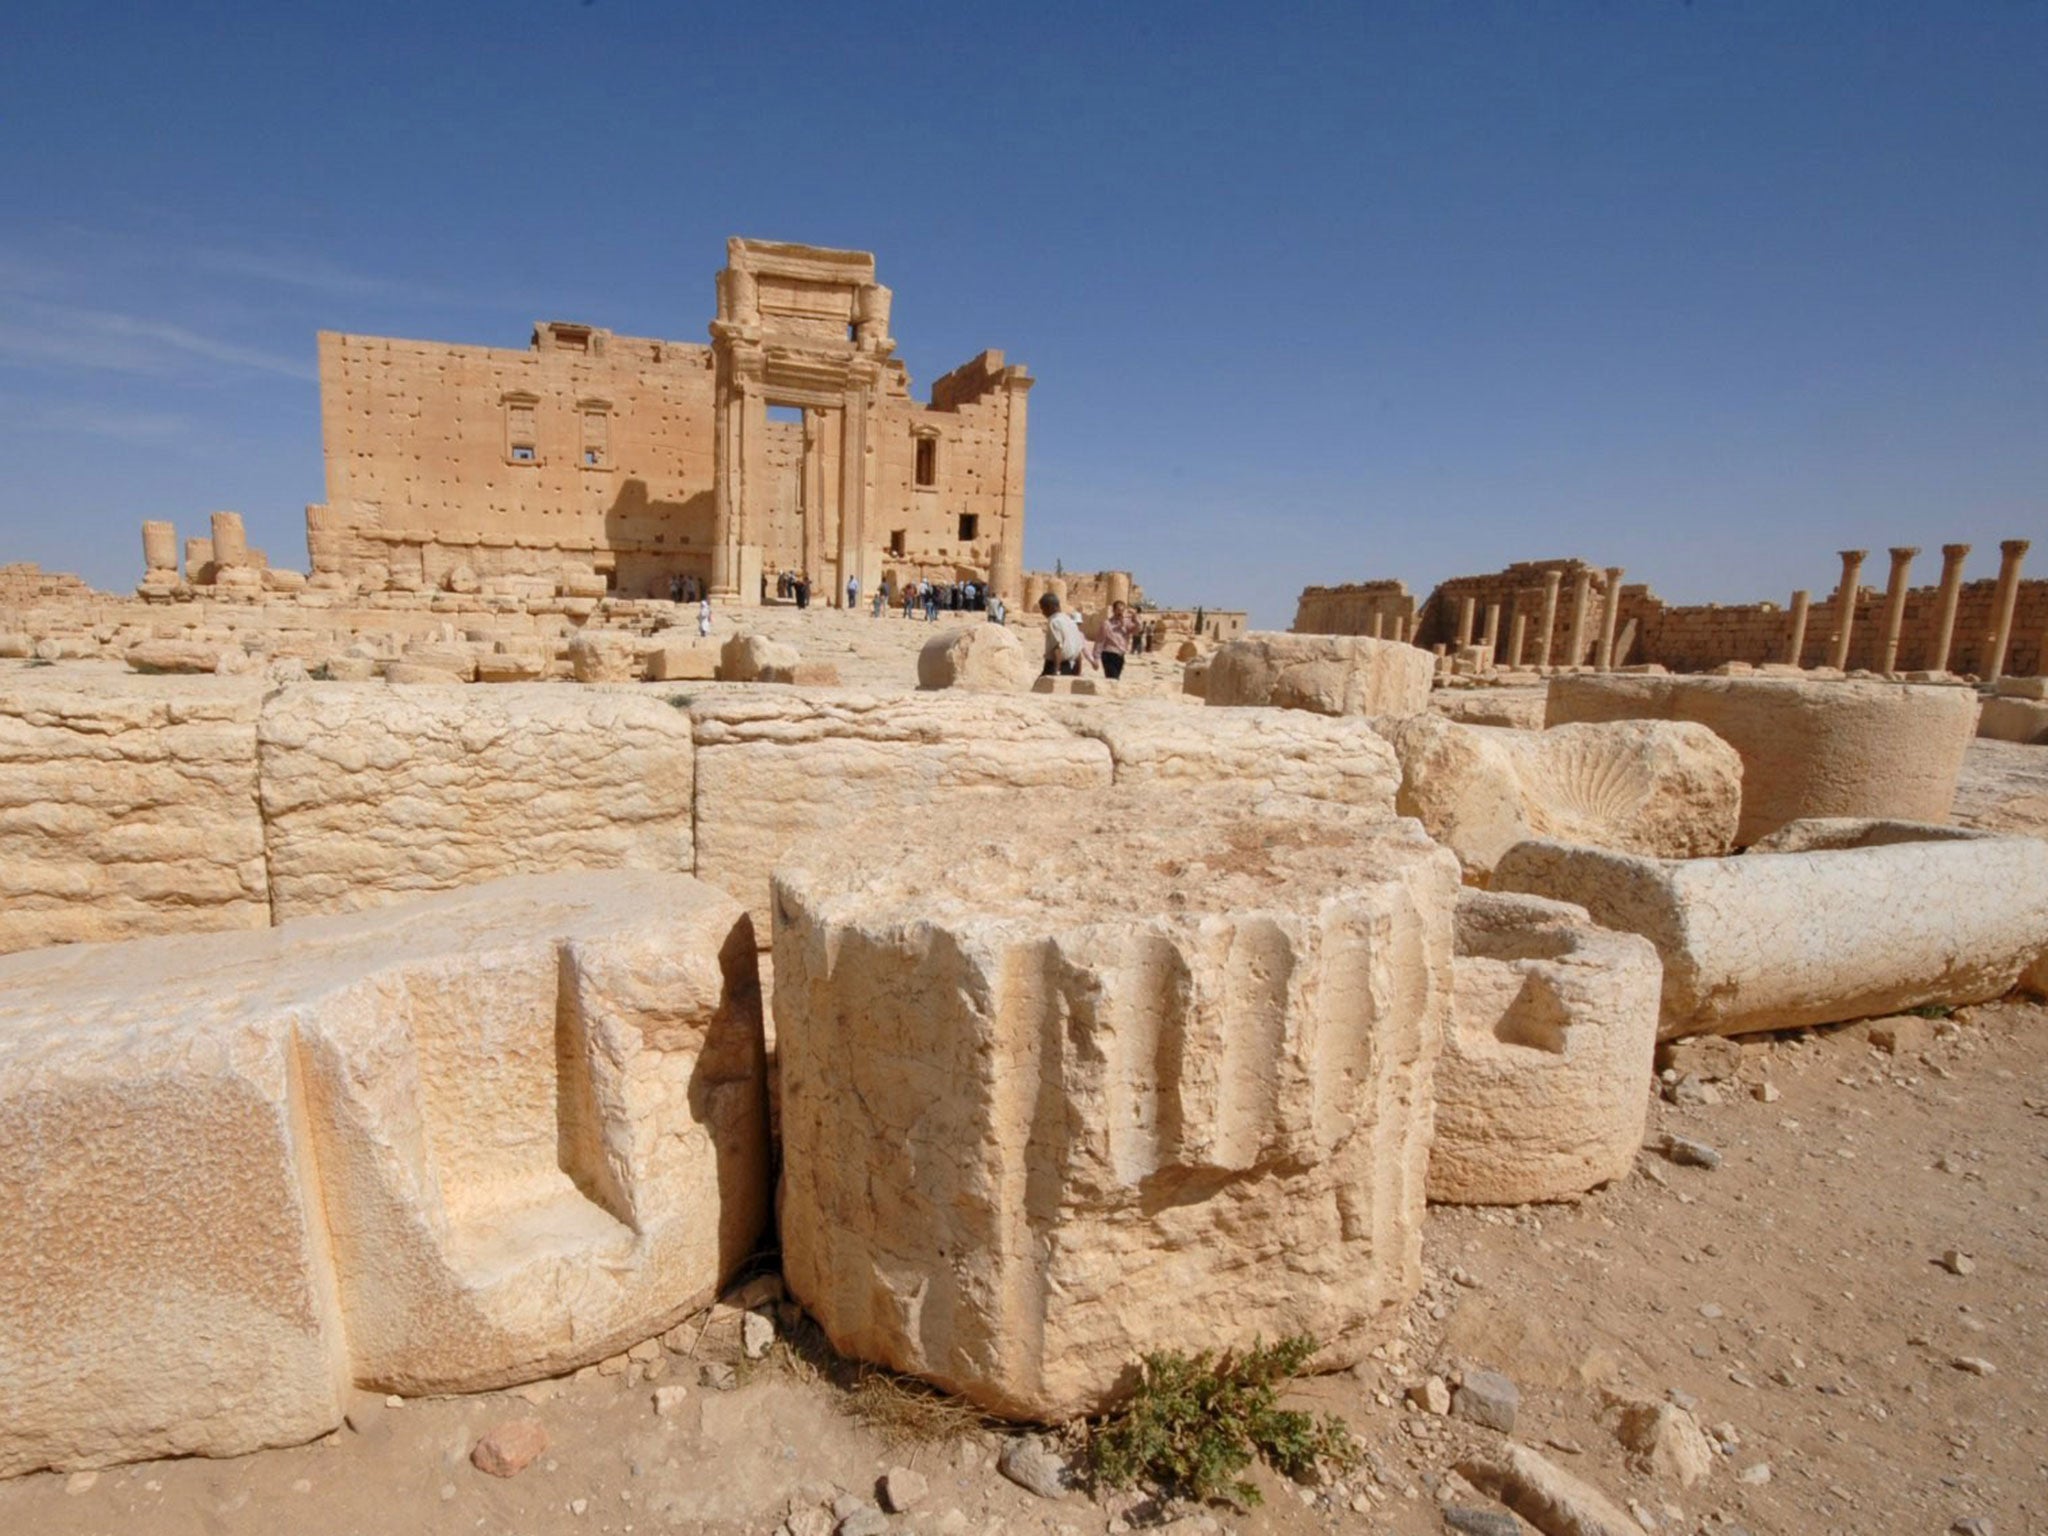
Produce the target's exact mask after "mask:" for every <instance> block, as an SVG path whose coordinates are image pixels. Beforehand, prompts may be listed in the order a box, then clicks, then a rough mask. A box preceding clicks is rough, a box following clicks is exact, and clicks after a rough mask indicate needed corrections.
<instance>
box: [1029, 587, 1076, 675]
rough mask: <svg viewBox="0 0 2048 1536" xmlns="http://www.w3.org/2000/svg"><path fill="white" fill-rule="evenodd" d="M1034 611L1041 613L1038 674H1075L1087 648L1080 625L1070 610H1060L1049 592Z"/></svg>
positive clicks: (1055, 599)
mask: <svg viewBox="0 0 2048 1536" xmlns="http://www.w3.org/2000/svg"><path fill="white" fill-rule="evenodd" d="M1038 611H1039V612H1040V613H1042V614H1044V615H1045V665H1044V666H1043V667H1041V668H1040V669H1039V673H1038V675H1039V676H1040V677H1051V676H1053V675H1054V674H1055V673H1057V674H1058V675H1059V676H1061V677H1079V676H1080V675H1081V658H1082V657H1083V656H1084V655H1086V654H1087V652H1088V637H1087V636H1086V635H1083V634H1082V633H1081V626H1080V625H1079V624H1076V623H1075V622H1074V616H1073V615H1072V614H1071V613H1065V612H1062V611H1061V609H1060V600H1059V598H1058V597H1056V596H1055V595H1053V594H1052V593H1050V592H1048V593H1046V594H1045V596H1043V597H1041V598H1040V599H1039V600H1038Z"/></svg>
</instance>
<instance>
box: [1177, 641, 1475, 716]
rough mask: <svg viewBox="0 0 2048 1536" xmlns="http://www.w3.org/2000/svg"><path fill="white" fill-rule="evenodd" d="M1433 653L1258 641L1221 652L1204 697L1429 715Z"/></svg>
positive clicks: (1328, 710)
mask: <svg viewBox="0 0 2048 1536" xmlns="http://www.w3.org/2000/svg"><path fill="white" fill-rule="evenodd" d="M1434 672H1435V659H1434V658H1433V657H1432V656H1431V655H1430V654H1429V652H1427V651H1425V650H1422V649H1420V648H1418V647H1416V646H1412V645H1400V644H1396V643H1395V642H1394V641H1391V640H1369V639H1366V638H1365V637H1363V636H1360V635H1287V634H1276V633H1270V632H1269V633H1254V634H1248V635H1245V636H1244V637H1243V638H1242V639H1238V640H1232V641H1230V642H1229V643H1228V644H1227V645H1224V646H1221V647H1219V648H1218V650H1217V652H1216V654H1215V655H1214V656H1213V657H1211V658H1210V660H1209V673H1208V681H1207V686H1206V691H1205V693H1204V697H1205V698H1206V699H1207V701H1208V702H1209V703H1211V704H1270V705H1273V706H1275V707H1276V708H1280V709H1307V710H1313V711H1314V712H1315V713H1317V714H1319V715H1412V714H1415V713H1416V712H1417V711H1419V710H1423V709H1427V708H1428V707H1429V685H1430V679H1431V677H1432V676H1433V674H1434Z"/></svg>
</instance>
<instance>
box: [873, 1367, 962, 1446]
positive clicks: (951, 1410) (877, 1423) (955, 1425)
mask: <svg viewBox="0 0 2048 1536" xmlns="http://www.w3.org/2000/svg"><path fill="white" fill-rule="evenodd" d="M846 1409H847V1412H849V1413H851V1414H852V1415H853V1416H854V1418H856V1419H857V1420H859V1421H860V1423H861V1424H862V1425H863V1426H865V1427H866V1428H868V1429H871V1430H873V1431H874V1432H875V1433H876V1434H878V1435H880V1436H881V1437H882V1438H883V1439H884V1440H886V1441H887V1442H888V1443H889V1444H890V1445H892V1446H913V1445H938V1444H944V1443H946V1442H948V1441H952V1440H959V1439H961V1438H963V1437H965V1436H967V1435H971V1434H973V1433H975V1431H977V1430H979V1429H981V1428H983V1427H984V1425H985V1424H986V1422H987V1420H986V1419H985V1418H984V1417H983V1415H982V1413H981V1411H980V1410H979V1409H977V1408H976V1407H975V1406H974V1405H973V1404H972V1403H969V1402H968V1401H966V1400H965V1399H964V1398H958V1397H952V1396H949V1395H947V1394H946V1393H944V1392H941V1391H939V1390H938V1389H937V1388H936V1387H931V1386H927V1385H926V1384H925V1383H923V1382H921V1381H917V1380H914V1379H912V1378H911V1377H908V1376H897V1375H893V1374H891V1373H890V1372H888V1371H882V1370H876V1369H873V1368H872V1367H870V1368H867V1369H863V1370H862V1371H861V1372H860V1374H859V1375H858V1376H856V1377H855V1378H854V1381H853V1385H852V1386H851V1387H850V1388H848V1389H847V1394H846Z"/></svg>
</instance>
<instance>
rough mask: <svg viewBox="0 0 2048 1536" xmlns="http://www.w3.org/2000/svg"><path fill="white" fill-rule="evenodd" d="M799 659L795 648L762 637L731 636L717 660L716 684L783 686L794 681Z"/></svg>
mask: <svg viewBox="0 0 2048 1536" xmlns="http://www.w3.org/2000/svg"><path fill="white" fill-rule="evenodd" d="M801 659H802V658H801V657H800V656H798V655H797V651H796V647H795V646H791V645H784V644H783V643H782V642H781V641H779V640H770V639H769V638H768V637H767V636H766V635H734V636H732V637H731V638H730V639H729V640H727V641H726V642H725V645H724V648H723V649H722V650H721V651H720V652H719V656H718V680H719V681H720V682H722V683H775V682H781V683H787V682H790V681H792V680H793V679H794V676H795V673H796V666H797V663H798V662H799V661H800V660H801Z"/></svg>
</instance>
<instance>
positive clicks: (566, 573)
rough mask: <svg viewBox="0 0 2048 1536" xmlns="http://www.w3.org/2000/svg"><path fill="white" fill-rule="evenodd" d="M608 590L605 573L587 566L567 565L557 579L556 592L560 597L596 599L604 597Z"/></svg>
mask: <svg viewBox="0 0 2048 1536" xmlns="http://www.w3.org/2000/svg"><path fill="white" fill-rule="evenodd" d="M608 590H609V584H608V583H607V582H606V581H605V579H604V574H603V572H601V571H594V570H592V569H591V568H590V567H589V566H587V565H565V566H563V567H562V571H561V574H560V575H559V576H557V577H556V578H555V592H556V595H558V596H560V597H573V598H593V599H594V598H600V597H603V596H604V595H605V593H606V592H607V591H608Z"/></svg>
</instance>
